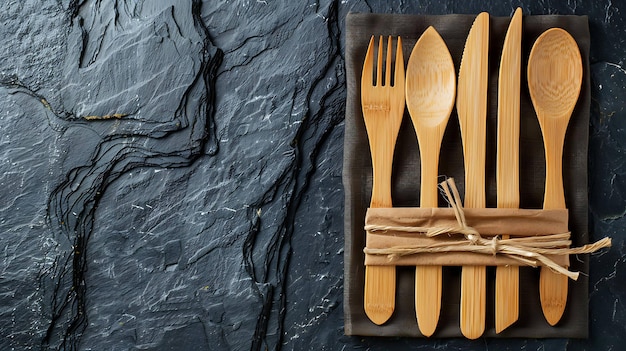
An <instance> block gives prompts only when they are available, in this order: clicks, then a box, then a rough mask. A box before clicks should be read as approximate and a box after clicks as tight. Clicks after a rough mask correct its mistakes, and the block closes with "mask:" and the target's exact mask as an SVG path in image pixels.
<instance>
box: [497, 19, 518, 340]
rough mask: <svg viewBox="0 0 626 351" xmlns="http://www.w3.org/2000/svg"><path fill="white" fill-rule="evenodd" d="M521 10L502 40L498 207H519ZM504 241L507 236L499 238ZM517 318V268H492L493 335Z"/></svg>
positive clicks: (499, 99) (499, 100) (499, 89)
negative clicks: (494, 291) (494, 296)
mask: <svg viewBox="0 0 626 351" xmlns="http://www.w3.org/2000/svg"><path fill="white" fill-rule="evenodd" d="M521 67H522V9H520V8H517V10H515V14H513V18H512V19H511V23H510V24H509V29H508V31H507V33H506V37H505V38H504V47H503V48H502V57H501V60H500V72H499V75H498V136H497V141H496V144H497V146H496V150H497V151H496V152H497V156H496V185H497V205H498V207H499V208H518V207H519V128H520V76H521ZM502 238H503V239H508V238H509V236H508V235H502ZM518 316H519V266H513V265H511V266H498V267H497V268H496V333H500V332H501V331H503V330H504V329H506V328H507V327H509V326H510V325H511V324H513V323H514V322H515V321H517V319H518Z"/></svg>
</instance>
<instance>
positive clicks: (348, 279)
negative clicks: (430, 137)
mask: <svg viewBox="0 0 626 351" xmlns="http://www.w3.org/2000/svg"><path fill="white" fill-rule="evenodd" d="M474 18H475V16H473V15H445V16H426V15H382V14H349V15H348V16H347V19H346V52H345V55H346V76H347V89H348V91H347V101H346V119H345V139H344V164H343V183H344V188H345V196H346V198H345V219H344V220H345V267H344V270H345V273H344V277H345V280H344V315H345V333H346V334H347V335H378V336H412V337H420V336H422V335H421V334H420V332H419V329H418V327H417V321H416V319H415V304H414V284H415V282H414V280H415V278H414V269H412V268H411V267H398V268H397V275H398V276H397V290H396V291H397V293H396V294H397V295H396V309H395V312H394V315H393V316H392V317H391V319H390V320H389V321H388V322H387V323H385V324H384V325H382V326H377V325H375V324H373V323H372V322H370V321H369V319H368V318H367V316H366V315H365V312H364V310H363V286H364V274H365V273H364V272H365V269H364V266H363V259H364V257H363V248H364V246H365V232H364V230H363V225H364V218H365V211H366V209H367V207H368V206H369V201H370V196H371V184H372V169H371V166H372V165H371V159H370V150H369V144H368V140H367V134H366V132H365V124H364V122H363V115H362V112H361V103H360V94H361V90H360V79H361V70H362V67H363V59H364V57H365V52H366V50H367V45H368V43H369V39H370V36H371V35H377V36H378V35H383V36H387V35H393V36H398V35H399V36H401V37H402V41H403V50H404V59H405V64H406V61H407V60H408V58H409V56H410V53H411V50H412V49H413V46H414V44H415V42H416V41H417V39H418V38H419V36H420V35H421V34H422V33H423V32H424V30H426V28H428V26H431V25H432V26H434V27H435V29H436V30H437V31H438V32H439V34H440V35H441V36H442V38H443V39H444V40H445V42H446V44H447V45H448V48H449V49H450V53H451V55H452V59H453V60H454V62H455V67H456V71H457V75H458V69H459V67H460V62H461V55H462V53H463V47H464V45H465V39H466V37H467V34H468V33H469V29H470V27H471V25H472V22H473V21H474ZM509 22H510V18H508V17H491V23H490V30H491V36H490V56H489V60H490V62H489V73H490V77H489V81H490V86H489V109H488V117H487V118H488V120H487V139H488V140H487V174H486V176H487V184H486V187H487V206H488V207H496V193H495V189H496V184H495V156H496V154H495V150H496V148H495V140H496V134H495V132H496V111H497V82H498V68H499V64H500V55H501V51H502V45H503V42H504V36H505V34H506V30H507V28H508V24H509ZM551 27H561V28H564V29H565V30H567V31H568V32H569V33H570V34H572V36H573V37H574V38H575V39H576V41H577V43H578V46H579V48H580V51H581V55H582V58H583V65H584V66H583V70H584V71H583V72H584V77H583V86H582V90H581V94H580V98H579V101H578V104H577V106H576V109H575V110H574V114H573V116H572V119H571V121H570V124H569V128H568V131H567V135H566V141H565V150H564V160H563V167H564V171H563V174H564V184H565V197H566V203H567V206H568V208H569V211H570V223H569V227H570V230H571V231H572V237H573V245H574V246H580V245H583V244H585V243H587V242H588V232H587V144H588V124H589V110H590V101H591V97H590V81H589V27H588V20H587V17H586V16H525V17H524V19H523V28H524V32H523V39H522V41H523V43H522V50H523V54H522V55H523V56H522V65H523V69H522V96H521V136H520V137H521V139H520V148H521V154H520V163H521V175H520V189H521V191H520V193H521V194H520V207H521V208H541V207H542V203H543V190H544V179H545V164H544V149H543V142H542V137H541V130H540V128H539V123H538V122H537V119H536V117H535V111H534V109H533V107H532V103H531V100H530V96H529V94H528V88H527V85H526V70H525V67H526V64H527V62H528V55H529V53H530V49H531V47H532V44H533V43H534V42H535V40H536V38H537V37H538V36H539V35H540V34H541V33H542V32H543V31H544V30H546V29H548V28H551ZM419 169H420V160H419V150H418V146H417V139H416V136H415V132H414V131H413V126H412V124H411V121H410V118H409V115H408V112H406V111H405V116H404V121H403V125H402V127H401V130H400V135H399V137H398V143H397V145H396V154H395V156H394V174H393V181H392V182H393V183H392V188H393V193H392V196H393V200H394V206H396V207H399V206H419V184H420V171H419ZM439 174H441V175H445V176H448V177H454V178H455V180H456V183H457V186H458V187H459V191H460V192H461V194H463V192H464V179H463V152H462V144H461V137H460V132H459V125H458V117H457V114H456V109H455V110H454V111H453V112H452V115H451V116H450V121H449V123H448V127H447V130H446V134H445V136H444V140H443V147H442V152H441V160H440V166H439ZM439 205H440V206H446V205H445V204H444V203H442V202H440V204H439ZM571 263H572V266H571V269H572V270H575V271H581V272H584V273H586V272H588V268H589V263H588V257H587V256H584V255H581V256H580V257H571ZM443 271H444V273H443V296H442V308H441V317H440V320H439V325H438V328H437V331H436V332H435V334H434V335H433V337H456V336H462V335H461V331H460V329H459V300H460V275H461V269H460V267H444V270H443ZM487 274H488V277H487V280H488V282H487V284H488V286H487V321H486V331H485V334H484V335H485V336H488V337H533V338H547V337H568V338H569V337H572V338H586V337H587V334H588V323H587V320H588V301H587V294H588V284H589V281H588V278H587V277H586V276H585V275H581V276H580V278H579V279H578V281H575V282H574V281H571V280H570V283H569V290H570V291H569V296H568V301H567V307H566V310H565V314H564V316H563V318H562V320H561V322H560V323H559V324H557V326H555V327H551V326H549V325H548V323H547V322H546V321H545V319H544V317H543V314H542V311H541V305H540V302H539V269H533V268H530V267H522V268H521V269H520V313H519V320H518V321H517V322H516V323H515V324H513V325H512V326H511V327H509V328H508V329H507V330H505V331H504V332H502V333H500V334H495V330H494V323H495V319H494V294H495V288H494V287H495V278H494V277H495V268H494V267H489V268H488V273H487Z"/></svg>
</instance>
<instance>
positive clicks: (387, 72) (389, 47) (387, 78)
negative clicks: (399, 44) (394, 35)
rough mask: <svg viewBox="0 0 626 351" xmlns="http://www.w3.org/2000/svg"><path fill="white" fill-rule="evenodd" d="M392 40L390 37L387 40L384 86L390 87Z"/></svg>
mask: <svg viewBox="0 0 626 351" xmlns="http://www.w3.org/2000/svg"><path fill="white" fill-rule="evenodd" d="M392 42H393V39H391V35H390V36H389V38H387V62H386V64H385V85H386V86H388V87H390V86H391V50H392V45H391V43H392Z"/></svg>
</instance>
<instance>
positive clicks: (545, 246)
mask: <svg viewBox="0 0 626 351" xmlns="http://www.w3.org/2000/svg"><path fill="white" fill-rule="evenodd" d="M439 185H440V186H441V188H442V189H443V191H444V194H445V196H446V199H447V200H448V202H449V203H450V205H451V206H452V209H453V211H454V216H455V217H456V220H457V224H458V225H457V226H454V227H428V228H426V227H405V226H382V225H366V226H365V230H366V231H369V232H384V231H397V232H405V233H422V234H424V235H425V236H427V237H437V236H441V235H448V236H454V235H459V236H462V239H460V240H457V241H449V240H446V241H442V242H438V243H429V244H427V245H411V246H394V247H390V248H381V249H373V248H365V249H364V250H363V251H364V252H365V254H368V255H387V257H388V259H389V261H394V260H396V259H397V258H399V257H401V256H406V255H415V254H421V253H452V252H464V253H465V252H472V253H479V254H486V255H503V256H506V257H509V258H512V259H514V260H516V261H518V262H520V264H521V265H525V266H532V267H537V266H539V265H540V264H543V265H545V266H547V267H550V268H551V269H552V270H554V271H556V272H558V273H560V274H564V275H566V276H567V277H569V278H571V279H573V280H578V276H579V275H580V272H572V271H569V270H568V269H567V268H566V267H562V266H560V265H558V264H557V263H555V262H554V261H553V260H551V259H550V258H549V257H546V256H545V255H553V256H559V255H575V254H587V253H593V252H596V251H598V250H600V249H602V248H606V247H610V246H611V238H608V237H605V238H603V239H601V240H599V241H597V242H595V243H593V244H588V245H584V246H581V247H577V248H570V247H569V246H570V245H571V244H572V241H571V240H570V234H571V233H570V232H566V233H560V234H549V235H539V236H532V237H522V238H511V239H501V238H500V237H499V236H494V237H493V238H491V239H486V238H483V237H482V236H481V235H480V233H479V232H478V231H477V230H476V229H474V228H472V227H470V226H468V225H467V222H466V220H465V215H464V212H463V205H462V202H461V197H460V195H459V191H458V189H457V188H456V185H455V184H454V179H452V178H449V179H446V180H445V181H443V182H441V183H440V184H439Z"/></svg>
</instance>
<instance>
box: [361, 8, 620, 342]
mask: <svg viewBox="0 0 626 351" xmlns="http://www.w3.org/2000/svg"><path fill="white" fill-rule="evenodd" d="M489 24H490V18H489V15H488V14H487V13H481V14H479V15H478V16H477V17H476V18H475V20H474V23H473V25H472V26H471V29H470V31H469V34H468V36H467V39H466V41H465V47H464V49H463V55H462V59H461V63H460V68H459V72H458V76H457V73H456V70H455V66H454V62H453V59H452V57H451V54H450V52H449V50H448V47H447V45H446V42H445V41H444V40H443V39H442V37H441V36H440V35H439V33H438V32H437V30H436V29H435V28H433V27H432V26H431V27H429V28H428V29H426V30H425V31H424V32H423V34H422V35H421V37H420V38H419V39H418V40H417V42H416V43H415V45H414V47H413V49H412V51H411V53H410V56H409V58H408V62H407V64H406V69H405V65H404V62H405V61H404V56H403V48H402V39H401V37H397V39H396V38H392V37H391V36H389V38H388V39H387V40H386V42H385V41H384V40H383V37H382V36H380V38H379V39H378V38H375V37H374V36H372V37H371V40H370V42H369V46H368V48H367V53H366V55H365V59H364V62H363V69H362V75H361V81H360V83H361V96H360V98H361V108H362V113H363V119H364V122H365V129H366V132H367V139H368V142H369V147H370V152H371V161H372V184H371V189H372V190H371V201H370V208H369V209H368V211H375V210H380V211H383V210H386V209H392V210H394V211H396V212H389V213H390V215H389V216H388V217H390V218H391V221H392V222H393V223H392V224H389V223H386V224H385V225H384V226H382V227H380V226H379V227H376V226H375V225H374V226H372V225H370V226H369V227H368V222H367V220H366V231H367V235H368V237H367V244H366V249H365V250H364V251H365V253H366V262H365V272H364V275H365V281H364V287H363V288H364V289H363V303H364V311H365V314H366V315H367V317H368V318H369V320H370V321H371V322H373V323H374V324H376V325H381V326H383V325H385V323H387V322H388V320H389V319H390V318H392V316H393V314H394V312H395V311H396V310H397V308H399V309H406V308H407V306H396V301H395V298H396V294H397V293H398V292H397V291H396V288H397V282H396V267H397V266H398V265H399V263H398V262H399V261H397V260H396V259H397V258H398V257H402V258H401V259H405V257H408V258H410V259H411V260H409V261H404V263H401V265H404V266H406V265H414V266H415V284H414V295H415V298H414V301H415V306H414V307H415V318H416V320H417V325H418V328H419V331H420V333H421V334H422V335H424V336H431V335H433V334H435V332H436V331H437V328H438V326H440V325H439V319H440V311H441V305H442V290H443V289H444V288H445V287H443V286H442V285H443V283H444V282H443V281H444V279H442V265H444V264H445V265H454V264H455V263H457V264H459V265H461V266H462V271H461V283H460V294H461V295H460V306H459V308H460V313H459V319H460V320H459V326H460V330H461V333H462V334H463V335H464V336H465V337H467V338H470V339H475V338H478V337H480V336H481V335H483V333H484V331H485V318H486V311H487V310H489V311H494V312H495V318H494V320H495V331H496V333H500V332H502V331H503V330H505V329H507V328H508V327H510V326H512V325H513V324H514V323H515V322H516V321H517V320H518V318H519V306H520V303H519V290H520V286H519V284H520V281H519V266H520V265H533V266H537V265H540V266H542V267H541V273H540V278H539V280H540V281H539V291H538V292H537V293H538V294H539V295H540V301H541V308H542V311H543V315H544V317H545V320H546V321H547V322H548V323H549V324H550V325H552V326H554V325H556V324H557V323H558V322H559V320H560V319H561V316H562V315H563V312H564V310H565V307H566V304H567V299H568V276H569V277H570V278H572V277H573V276H572V274H569V272H567V271H566V267H567V266H568V260H567V256H568V255H569V254H570V253H571V252H573V251H571V252H570V251H564V252H565V253H564V254H561V255H560V258H556V259H555V258H554V257H553V256H552V255H553V254H556V255H557V256H558V255H559V254H558V252H557V253H555V252H553V251H550V250H552V249H553V248H547V249H545V250H547V251H544V248H545V247H547V246H548V245H555V244H554V243H555V241H554V240H557V239H555V238H554V237H553V236H552V235H553V234H558V235H562V233H561V232H565V233H564V234H563V235H567V234H568V233H567V232H568V228H567V222H568V220H567V210H566V203H565V196H564V187H563V175H562V168H563V164H562V159H563V145H564V140H565V133H566V130H567V126H568V123H569V119H570V116H571V115H572V112H573V110H574V107H575V106H576V104H577V101H578V98H579V93H580V90H581V85H582V81H583V63H582V59H581V54H580V51H579V47H578V46H577V43H576V41H575V40H574V39H573V38H572V36H571V35H570V34H569V33H568V32H567V31H565V30H563V29H560V28H551V29H548V30H546V31H545V32H543V33H542V34H541V35H540V36H539V38H538V39H537V40H536V41H535V43H534V45H533V47H532V50H531V51H530V54H529V56H528V65H527V69H526V72H525V73H526V77H527V82H528V91H529V93H530V97H531V100H532V105H533V107H534V111H535V113H536V116H537V119H538V122H539V125H540V128H541V133H542V136H543V143H544V150H545V170H546V171H545V174H546V178H545V191H544V197H543V210H540V209H537V210H523V209H522V210H518V208H519V206H520V191H523V189H520V179H519V174H520V157H519V155H520V95H521V82H522V79H521V75H522V72H523V70H522V13H521V10H520V9H518V10H517V11H515V14H514V15H513V17H512V19H511V21H510V24H509V27H508V30H507V32H506V37H505V39H504V43H503V47H502V54H501V58H500V63H499V74H498V77H497V79H498V81H497V82H498V84H497V87H498V93H497V129H496V131H495V132H496V134H497V136H496V137H495V143H496V145H495V148H493V147H492V148H491V149H495V151H496V187H497V189H496V193H497V209H493V208H490V209H486V207H487V203H486V168H487V167H486V154H487V149H488V147H487V143H488V140H491V139H489V138H488V136H487V118H486V117H487V113H488V87H489V66H488V64H489V63H488V55H489V49H490V48H489V44H490V29H489ZM376 39H378V40H376ZM376 42H378V45H376ZM394 43H395V45H394ZM455 105H456V115H457V116H458V125H459V129H460V137H461V142H462V150H463V160H464V161H463V167H464V199H463V204H462V205H461V204H460V198H459V196H458V194H457V195H456V196H455V195H454V194H455V192H456V188H455V187H454V184H453V183H451V182H450V181H447V182H445V183H444V184H442V185H439V184H438V181H439V180H441V178H440V174H442V173H441V172H440V169H439V161H440V157H441V158H442V159H443V158H445V157H446V156H447V155H445V154H441V155H440V152H441V150H442V141H443V139H444V132H445V131H446V127H447V125H448V122H449V119H450V116H451V115H452V112H453V109H454V108H455ZM405 107H406V109H407V110H408V113H409V115H410V121H411V124H412V127H413V129H414V132H415V135H416V138H417V143H418V145H419V159H420V166H419V167H420V169H419V170H415V172H416V173H417V172H418V171H419V174H420V177H419V178H417V177H416V179H419V204H420V205H419V207H420V209H426V210H429V211H428V213H429V215H428V216H430V217H428V220H427V221H426V222H419V223H422V224H419V225H416V224H415V223H414V222H411V223H410V224H408V223H409V222H410V221H407V220H405V219H402V217H406V216H405V215H404V212H402V213H401V212H399V211H402V210H403V209H401V208H400V207H397V208H394V203H393V202H392V188H393V184H392V182H393V179H394V178H393V176H392V174H393V169H394V167H393V162H394V155H395V152H396V150H395V149H396V143H397V140H398V135H399V131H400V128H401V125H402V123H403V122H402V121H403V116H404V114H405ZM521 147H523V145H522V146H521ZM416 181H417V180H416ZM441 186H443V187H444V188H445V189H446V190H447V191H448V197H447V198H446V200H447V201H448V202H452V203H453V205H454V204H455V203H456V207H455V206H453V207H454V208H453V209H443V208H438V207H439V203H440V199H439V193H440V190H441ZM455 199H456V201H455ZM447 210H449V211H448V212H446V213H447V214H446V215H441V216H442V217H441V218H439V217H437V215H433V214H432V213H439V212H442V213H443V211H447ZM438 211H439V212H438ZM475 213H476V214H475ZM505 213H506V214H511V215H503V214H505ZM545 213H548V214H550V216H552V215H554V216H556V217H558V218H557V219H556V220H553V219H548V220H547V221H552V222H556V224H557V226H556V228H559V229H550V230H548V229H545V230H548V232H547V233H543V232H542V233H536V232H533V229H528V228H525V229H524V230H521V231H526V232H524V233H519V237H515V238H514V237H513V236H514V232H516V230H517V229H516V228H514V227H513V226H512V225H511V223H513V219H511V220H510V221H507V220H508V218H504V222H503V224H500V227H498V228H497V229H493V230H496V232H495V233H492V234H491V235H490V231H489V230H490V229H489V228H487V229H482V228H483V227H482V226H481V227H480V229H479V227H476V226H474V223H476V222H472V221H473V219H474V218H478V220H480V218H487V219H488V220H487V222H489V218H494V217H493V216H499V217H498V218H501V217H502V216H504V217H507V216H508V217H511V218H513V217H515V218H518V221H519V222H520V223H530V224H529V225H530V226H532V225H533V224H532V223H533V222H535V219H534V218H536V217H537V216H543V215H544V214H545ZM451 214H452V215H451ZM368 216H369V212H368ZM372 216H373V215H372ZM411 216H413V215H411ZM433 216H434V219H433ZM445 216H448V217H451V218H452V219H453V220H452V224H448V222H446V224H445V225H442V224H441V223H443V222H444V221H445V220H444V219H442V218H443V217H445ZM516 216H517V217H516ZM383 217H384V216H383ZM466 217H467V222H466V220H465V218H466ZM399 218H400V219H399ZM529 218H530V219H529ZM386 219H389V218H386ZM410 220H413V218H411V219H410ZM478 220H477V221H478ZM394 221H395V222H394ZM398 223H399V224H398ZM423 223H427V224H423ZM455 223H458V224H459V225H456V224H455ZM540 223H543V222H541V219H538V220H537V225H536V226H537V227H541V228H540V229H537V230H539V231H541V230H543V227H545V226H544V225H543V224H540ZM442 226H443V227H444V230H441V227H442ZM485 227H489V226H488V225H487V226H485ZM416 228H417V229H416ZM446 228H447V229H446ZM450 228H452V229H450ZM454 228H456V229H454ZM459 228H460V229H459ZM503 228H504V229H503ZM432 229H436V230H435V231H437V230H438V231H439V232H440V233H438V234H437V233H433V230H432ZM554 231H556V232H554ZM416 233H419V234H417V235H416ZM442 233H443V235H442ZM376 234H381V235H376ZM424 234H426V235H424ZM431 234H432V235H431ZM509 234H510V235H511V237H510V238H509ZM539 234H541V235H543V236H541V237H540V238H539V239H537V235H539ZM481 235H483V236H484V237H483V236H481ZM425 236H427V237H428V238H425ZM430 236H433V237H435V236H437V238H435V239H431V238H430ZM381 237H384V238H383V239H382V240H383V241H386V242H387V241H388V242H390V243H391V244H390V243H386V244H383V248H382V249H378V251H377V249H376V248H374V247H373V246H375V245H374V242H375V239H377V238H381ZM416 237H417V238H416ZM453 237H454V238H453ZM459 237H460V239H459ZM544 237H545V238H549V239H550V240H552V241H550V240H548V239H546V240H548V242H545V241H542V240H544V239H543V238H544ZM559 238H561V237H559ZM398 240H399V241H398ZM402 240H405V241H402ZM420 240H426V241H425V242H422V241H420ZM528 240H535V241H537V242H533V243H532V244H527V241H528ZM563 240H564V241H563ZM415 242H419V244H418V245H417V246H416V245H415ZM398 243H401V244H398ZM556 243H557V244H556V245H558V247H557V248H556V250H559V249H564V250H568V249H569V243H570V241H569V236H567V237H566V238H565V239H558V240H557V241H556ZM481 245H482V246H481ZM603 245H605V246H607V245H608V244H607V243H606V242H605V243H604V244H603ZM479 246H480V247H481V248H480V249H478V248H477V247H479ZM531 246H532V248H528V247H531ZM527 249H528V250H529V251H526V250H527ZM587 249H588V248H587ZM596 249H597V248H596ZM394 250H395V251H394ZM481 250H482V251H481ZM489 250H492V251H489ZM489 252H491V254H489ZM529 252H530V253H529ZM581 252H589V251H581ZM422 253H423V254H422ZM374 256H379V257H378V262H387V263H382V264H380V263H378V264H372V262H373V260H375V259H376V258H374ZM477 256H479V257H480V258H478V259H476V257H477ZM501 256H504V258H501ZM563 256H564V257H563ZM546 257H548V258H547V259H546ZM550 257H552V259H550ZM443 258H446V259H445V260H443ZM465 258H468V259H467V260H466V259H465ZM440 259H442V260H443V261H441V260H440ZM368 260H370V261H368ZM446 260H447V261H446ZM407 262H408V263H407ZM443 262H447V263H443ZM555 262H556V263H555ZM439 264H441V265H439ZM486 265H490V266H492V265H495V266H496V274H495V301H493V303H494V304H495V306H494V307H493V308H491V307H490V308H487V304H488V303H492V302H490V301H487V291H486V290H487V286H488V285H487V279H488V274H487V268H486ZM555 268H556V269H555ZM564 271H565V272H566V274H563V273H564Z"/></svg>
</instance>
